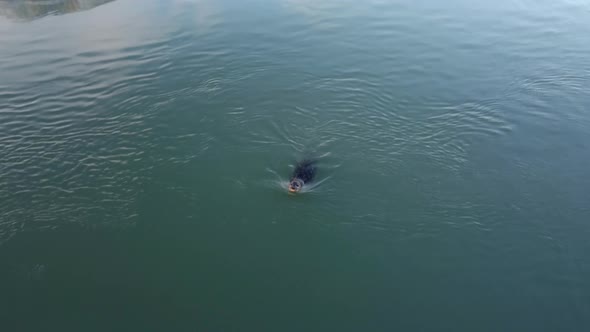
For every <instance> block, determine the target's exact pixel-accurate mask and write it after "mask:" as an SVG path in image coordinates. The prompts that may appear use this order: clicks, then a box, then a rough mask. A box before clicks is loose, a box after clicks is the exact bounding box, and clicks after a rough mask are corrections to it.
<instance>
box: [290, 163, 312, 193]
mask: <svg viewBox="0 0 590 332" xmlns="http://www.w3.org/2000/svg"><path fill="white" fill-rule="evenodd" d="M315 173H316V167H315V162H314V161H313V160H309V159H305V160H303V161H301V162H298V163H297V165H296V166H295V170H294V171H293V175H292V176H291V180H290V181H289V191H290V192H292V193H296V192H298V191H300V190H301V188H303V185H304V184H306V183H309V182H311V181H313V179H314V177H315Z"/></svg>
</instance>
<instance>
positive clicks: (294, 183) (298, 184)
mask: <svg viewBox="0 0 590 332" xmlns="http://www.w3.org/2000/svg"><path fill="white" fill-rule="evenodd" d="M303 183H304V182H303V180H301V179H299V178H293V179H292V180H291V181H290V182H289V192H290V193H297V192H299V191H301V188H303Z"/></svg>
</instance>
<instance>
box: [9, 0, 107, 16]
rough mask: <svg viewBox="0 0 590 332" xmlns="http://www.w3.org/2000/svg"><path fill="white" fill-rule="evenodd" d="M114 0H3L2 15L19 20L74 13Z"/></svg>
mask: <svg viewBox="0 0 590 332" xmlns="http://www.w3.org/2000/svg"><path fill="white" fill-rule="evenodd" d="M111 1H113V0H53V1H42V0H29V1H23V0H2V1H0V15H2V16H6V17H9V18H11V19H18V20H33V19H36V18H40V17H44V16H47V15H59V14H68V13H74V12H78V11H82V10H88V9H92V8H94V7H97V6H100V5H102V4H105V3H108V2H111Z"/></svg>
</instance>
